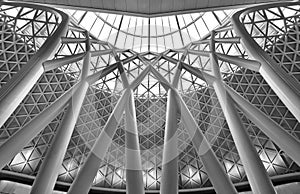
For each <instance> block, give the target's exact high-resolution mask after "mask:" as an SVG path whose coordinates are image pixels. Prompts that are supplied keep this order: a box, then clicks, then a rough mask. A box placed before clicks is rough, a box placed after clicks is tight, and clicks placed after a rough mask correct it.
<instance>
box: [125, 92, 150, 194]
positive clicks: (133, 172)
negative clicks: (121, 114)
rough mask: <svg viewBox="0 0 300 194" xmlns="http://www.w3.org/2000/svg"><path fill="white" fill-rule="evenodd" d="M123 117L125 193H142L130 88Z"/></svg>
mask: <svg viewBox="0 0 300 194" xmlns="http://www.w3.org/2000/svg"><path fill="white" fill-rule="evenodd" d="M125 118H126V130H125V144H126V150H125V155H126V191H127V192H126V193H127V194H144V193H145V191H144V182H143V172H142V164H141V155H140V147H139V136H138V129H137V123H136V111H135V106H134V96H133V91H132V90H131V91H130V97H129V102H128V103H127V106H126V107H125Z"/></svg>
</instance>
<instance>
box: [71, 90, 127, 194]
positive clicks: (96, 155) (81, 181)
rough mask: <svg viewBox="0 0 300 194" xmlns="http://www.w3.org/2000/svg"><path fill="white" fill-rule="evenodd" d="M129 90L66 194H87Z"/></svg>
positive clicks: (124, 93)
mask: <svg viewBox="0 0 300 194" xmlns="http://www.w3.org/2000/svg"><path fill="white" fill-rule="evenodd" d="M129 91H130V90H125V91H124V92H123V94H122V96H121V98H120V99H119V101H118V103H117V105H116V106H115V108H114V110H113V112H112V114H111V115H110V117H109V119H108V121H107V123H106V125H105V126H104V128H103V130H102V132H101V134H100V136H99V137H98V139H97V141H96V142H95V144H94V146H93V148H92V150H91V152H90V154H89V156H88V158H87V159H86V162H85V163H84V165H83V166H82V167H81V168H80V171H79V173H78V175H77V176H76V178H75V180H74V181H73V183H72V185H71V188H70V189H69V191H68V194H87V193H88V192H89V190H90V187H91V185H92V183H93V180H94V178H95V176H96V174H97V172H98V169H99V166H100V164H101V161H102V160H103V159H104V157H105V155H106V152H107V150H108V148H109V146H110V144H111V142H112V139H113V136H114V134H115V132H116V130H117V127H118V123H119V122H120V120H121V117H122V115H123V112H124V108H125V106H126V103H128V99H129V95H130V92H129Z"/></svg>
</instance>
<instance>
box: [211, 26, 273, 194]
mask: <svg viewBox="0 0 300 194" xmlns="http://www.w3.org/2000/svg"><path fill="white" fill-rule="evenodd" d="M210 46H211V50H212V51H213V52H212V53H211V54H210V63H211V66H212V73H213V75H214V76H215V78H216V80H215V81H214V82H213V84H212V85H213V87H214V90H215V91H216V94H217V97H218V100H219V102H220V105H221V108H222V111H223V113H224V116H225V119H226V121H227V123H228V126H229V129H230V132H231V135H232V137H233V140H234V143H235V145H236V148H237V150H238V153H239V156H240V158H241V160H242V163H243V166H244V169H245V171H246V174H247V178H248V180H249V183H250V186H251V188H252V191H253V193H255V194H275V193H276V192H275V189H274V187H273V185H272V183H271V180H270V178H269V176H268V174H267V172H266V169H265V167H264V165H263V163H262V161H261V160H260V158H259V156H258V154H257V152H256V149H255V148H254V146H253V144H252V142H251V140H250V138H249V135H248V133H247V131H246V129H245V127H244V125H243V123H242V121H241V119H240V116H239V114H238V113H237V110H236V109H235V107H234V103H233V100H232V99H231V97H230V96H229V95H228V94H227V92H226V90H225V88H224V86H223V80H222V75H221V73H220V67H219V64H218V58H217V56H216V55H215V43H214V31H213V32H212V37H211V45H210Z"/></svg>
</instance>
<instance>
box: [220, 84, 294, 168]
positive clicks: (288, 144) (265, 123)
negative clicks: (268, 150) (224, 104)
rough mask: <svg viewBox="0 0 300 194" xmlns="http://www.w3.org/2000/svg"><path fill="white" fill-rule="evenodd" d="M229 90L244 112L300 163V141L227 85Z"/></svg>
mask: <svg viewBox="0 0 300 194" xmlns="http://www.w3.org/2000/svg"><path fill="white" fill-rule="evenodd" d="M225 88H226V90H227V92H228V93H229V94H230V95H231V97H232V98H233V100H234V101H235V102H236V104H237V105H238V106H239V107H240V108H241V110H242V111H243V113H244V114H245V115H246V116H247V117H248V118H249V119H250V120H251V121H252V122H253V123H254V124H255V125H256V126H258V127H259V128H260V129H261V130H262V131H263V132H264V133H265V134H266V135H267V136H268V137H269V138H270V139H271V140H272V141H273V142H274V143H275V144H276V145H278V147H280V148H281V149H282V150H283V151H284V152H285V153H286V154H287V155H289V156H290V157H291V158H292V159H293V160H294V161H295V162H296V163H297V164H298V165H300V154H299V150H300V141H299V140H298V139H296V138H295V137H293V136H292V135H291V134H289V133H288V132H287V131H286V130H285V129H284V128H282V127H281V126H280V125H279V124H277V123H276V122H275V121H273V120H272V119H270V118H269V117H268V116H267V115H265V114H264V113H263V112H262V111H260V110H259V109H258V108H256V107H255V106H254V105H252V104H251V103H250V102H249V101H247V100H246V99H244V98H243V97H242V96H241V95H240V94H238V93H237V92H236V91H235V90H233V89H232V88H230V87H229V86H227V85H225Z"/></svg>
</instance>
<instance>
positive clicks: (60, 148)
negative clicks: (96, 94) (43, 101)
mask: <svg viewBox="0 0 300 194" xmlns="http://www.w3.org/2000/svg"><path fill="white" fill-rule="evenodd" d="M90 58H91V53H90V52H87V53H86V56H85V58H84V61H83V67H82V75H81V81H80V86H79V89H78V90H77V91H76V92H75V93H74V95H73V96H72V98H71V99H70V103H69V107H68V109H67V112H66V113H65V116H64V118H63V120H62V122H61V124H60V127H59V129H58V131H57V133H56V135H55V138H54V140H53V142H52V144H51V147H50V148H49V150H48V151H47V155H46V157H45V159H44V160H43V163H42V166H41V167H40V169H39V172H38V175H37V177H36V179H35V181H34V183H33V187H32V190H31V193H32V194H40V193H43V194H52V192H53V188H54V185H55V182H56V179H57V175H58V172H59V169H60V165H61V164H62V162H63V159H64V156H65V153H66V151H67V147H68V144H69V142H70V139H71V136H72V133H73V130H74V127H75V124H76V121H77V118H78V115H79V113H80V109H81V106H82V103H83V100H84V98H85V94H86V92H87V90H88V87H89V84H88V83H87V82H86V81H85V78H86V77H87V76H88V71H89V65H90Z"/></svg>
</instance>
